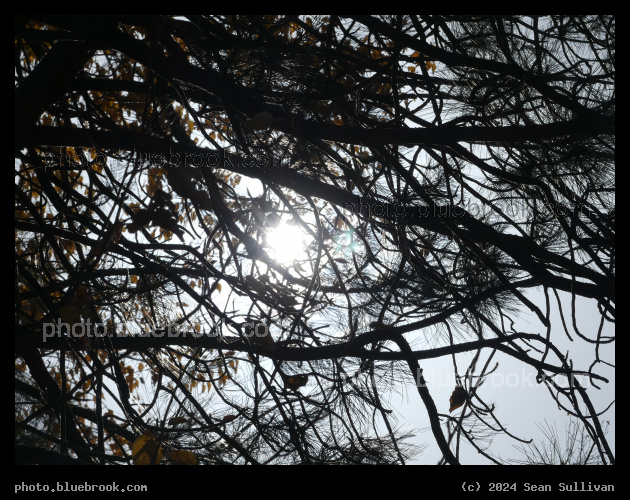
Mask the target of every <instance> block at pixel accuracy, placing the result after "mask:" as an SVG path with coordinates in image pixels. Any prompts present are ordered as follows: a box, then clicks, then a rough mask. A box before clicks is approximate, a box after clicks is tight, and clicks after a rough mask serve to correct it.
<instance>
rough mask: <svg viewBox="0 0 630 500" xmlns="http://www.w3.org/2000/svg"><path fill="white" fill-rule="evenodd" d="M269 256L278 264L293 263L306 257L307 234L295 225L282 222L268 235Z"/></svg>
mask: <svg viewBox="0 0 630 500" xmlns="http://www.w3.org/2000/svg"><path fill="white" fill-rule="evenodd" d="M267 243H268V245H269V254H270V255H271V256H272V257H273V258H274V259H275V260H276V261H278V262H293V261H295V260H299V259H304V258H305V257H306V250H305V246H306V234H304V233H303V232H302V230H301V229H300V228H299V227H298V226H295V225H293V224H288V223H286V222H280V224H278V226H277V227H275V228H273V229H272V230H271V231H269V233H268V234H267Z"/></svg>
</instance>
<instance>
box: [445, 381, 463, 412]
mask: <svg viewBox="0 0 630 500" xmlns="http://www.w3.org/2000/svg"><path fill="white" fill-rule="evenodd" d="M467 396H468V395H467V394H466V390H465V389H464V388H463V387H462V386H460V385H458V386H456V387H455V390H454V391H453V394H451V399H449V402H450V403H451V407H450V408H449V410H448V411H449V412H452V411H453V410H457V408H459V407H460V406H462V405H463V404H464V403H465V402H466V397H467Z"/></svg>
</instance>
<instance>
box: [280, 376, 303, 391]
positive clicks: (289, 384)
mask: <svg viewBox="0 0 630 500" xmlns="http://www.w3.org/2000/svg"><path fill="white" fill-rule="evenodd" d="M307 382H308V375H292V376H290V377H287V378H285V379H284V386H285V387H286V388H287V389H293V390H294V391H297V390H298V389H299V388H300V387H304V386H305V385H306V383H307Z"/></svg>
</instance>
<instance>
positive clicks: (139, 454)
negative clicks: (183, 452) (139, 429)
mask: <svg viewBox="0 0 630 500" xmlns="http://www.w3.org/2000/svg"><path fill="white" fill-rule="evenodd" d="M131 453H132V456H133V463H134V465H157V464H159V463H160V461H161V460H162V447H161V446H160V445H159V443H158V442H157V440H156V439H155V434H153V433H152V432H151V431H146V432H145V433H144V434H142V435H141V436H140V437H139V438H138V439H136V440H135V441H134V442H133V445H132V447H131Z"/></svg>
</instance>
